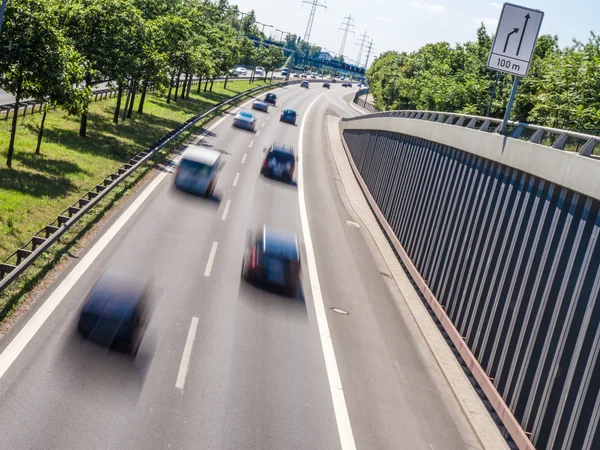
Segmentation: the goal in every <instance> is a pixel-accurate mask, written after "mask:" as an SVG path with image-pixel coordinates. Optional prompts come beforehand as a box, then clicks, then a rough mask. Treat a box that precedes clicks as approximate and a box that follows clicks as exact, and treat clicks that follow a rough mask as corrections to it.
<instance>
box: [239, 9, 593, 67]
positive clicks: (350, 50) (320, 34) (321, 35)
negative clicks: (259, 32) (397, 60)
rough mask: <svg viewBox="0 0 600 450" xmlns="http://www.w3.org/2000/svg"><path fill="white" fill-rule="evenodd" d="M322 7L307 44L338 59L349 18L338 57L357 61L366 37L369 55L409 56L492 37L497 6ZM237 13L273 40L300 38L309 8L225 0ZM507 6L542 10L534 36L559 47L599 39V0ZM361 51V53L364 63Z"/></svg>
mask: <svg viewBox="0 0 600 450" xmlns="http://www.w3.org/2000/svg"><path fill="white" fill-rule="evenodd" d="M319 1H320V2H321V3H323V4H325V5H326V6H327V9H325V8H317V13H316V16H315V20H314V24H313V28H312V33H311V36H310V42H311V43H314V44H316V45H319V46H321V47H323V48H325V49H327V50H330V51H332V52H333V53H334V54H338V53H339V51H340V46H341V43H342V37H343V34H344V33H343V32H342V31H340V30H339V28H340V27H341V25H342V21H343V20H344V18H345V17H347V16H348V15H351V16H352V18H353V19H355V20H354V21H353V23H354V25H355V27H354V28H353V30H354V32H355V34H348V38H347V41H346V46H345V50H344V55H345V56H346V59H350V60H355V61H356V60H357V59H358V55H359V51H360V46H359V45H357V44H358V43H359V41H360V39H361V36H362V35H363V34H364V33H365V32H366V35H367V36H368V37H369V39H368V41H369V42H370V39H371V38H372V39H373V51H372V53H371V56H370V59H369V62H372V61H373V58H374V56H377V55H379V54H380V53H382V52H384V51H387V50H397V51H407V52H410V51H414V50H417V49H418V48H420V47H421V46H423V45H425V44H428V43H432V42H439V41H447V42H449V43H450V44H452V45H454V44H456V43H457V42H466V41H469V40H474V39H475V38H476V30H477V28H478V27H479V25H480V24H481V22H483V23H484V24H485V25H486V27H487V29H488V32H489V33H490V34H492V33H495V31H496V26H497V23H498V22H497V21H498V18H499V17H500V11H501V8H502V4H503V3H504V2H501V1H488V0H479V1H478V0H319ZM230 3H231V4H237V5H238V7H239V9H240V11H242V12H248V11H250V10H251V9H254V11H255V13H256V18H257V20H258V21H259V22H262V23H265V24H267V25H273V28H267V27H265V33H266V34H267V35H269V34H270V33H271V32H273V33H275V34H274V37H277V38H279V37H280V36H281V33H280V32H276V31H275V29H276V28H278V29H280V30H284V31H286V32H290V33H293V34H296V35H299V36H302V37H303V38H304V32H305V30H306V24H307V22H308V16H309V13H310V9H311V6H310V5H309V4H306V3H303V1H302V0H230ZM511 3H515V4H519V5H521V6H526V7H529V8H533V9H540V10H542V11H544V13H545V14H544V20H543V23H542V29H541V31H540V34H552V35H558V37H559V44H560V45H561V46H567V45H570V44H571V42H572V39H573V38H576V39H578V40H581V41H587V39H588V37H589V33H590V31H595V32H596V33H597V34H600V0H527V1H524V2H519V1H518V0H514V1H513V2H511ZM366 54H367V50H366V49H363V52H362V57H361V61H362V63H363V64H364V62H365V58H366Z"/></svg>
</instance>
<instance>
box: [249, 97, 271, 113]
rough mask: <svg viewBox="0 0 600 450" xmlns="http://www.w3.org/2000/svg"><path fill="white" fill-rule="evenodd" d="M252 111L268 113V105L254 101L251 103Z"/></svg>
mask: <svg viewBox="0 0 600 450" xmlns="http://www.w3.org/2000/svg"><path fill="white" fill-rule="evenodd" d="M252 109H256V110H258V111H262V112H269V104H268V103H266V102H261V101H260V100H256V101H255V102H254V103H252Z"/></svg>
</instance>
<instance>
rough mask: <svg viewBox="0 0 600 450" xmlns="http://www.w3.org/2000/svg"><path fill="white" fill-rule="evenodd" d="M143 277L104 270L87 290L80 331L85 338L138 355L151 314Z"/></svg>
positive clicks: (147, 290)
mask: <svg viewBox="0 0 600 450" xmlns="http://www.w3.org/2000/svg"><path fill="white" fill-rule="evenodd" d="M148 286H149V285H148V283H147V281H146V280H145V279H143V278H142V277H139V276H137V275H131V274H128V273H125V272H123V271H116V270H114V269H113V270H108V271H105V272H104V273H103V274H102V275H101V276H100V278H99V279H98V281H97V282H96V284H94V286H93V287H92V289H91V290H90V292H89V293H88V294H87V296H86V298H85V300H84V302H83V307H82V308H81V310H80V313H79V320H78V322H77V331H78V333H79V335H80V336H81V337H82V338H83V339H84V340H86V341H89V342H92V343H94V344H96V345H99V346H101V347H105V348H107V349H109V350H115V351H118V352H122V353H127V354H129V355H131V356H135V355H136V354H137V352H138V349H139V346H140V343H141V341H142V338H143V336H144V332H145V330H146V326H147V324H148V321H149V318H150V311H151V308H150V298H149V297H150V293H149V287H148Z"/></svg>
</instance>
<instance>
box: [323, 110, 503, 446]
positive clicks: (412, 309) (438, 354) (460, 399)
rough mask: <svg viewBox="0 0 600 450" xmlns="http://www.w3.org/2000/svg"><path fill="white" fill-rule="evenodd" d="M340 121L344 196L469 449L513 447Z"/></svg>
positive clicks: (330, 121)
mask: <svg viewBox="0 0 600 450" xmlns="http://www.w3.org/2000/svg"><path fill="white" fill-rule="evenodd" d="M338 123H339V118H336V117H333V116H328V117H327V128H328V130H327V133H326V134H327V135H328V139H329V148H330V149H331V150H330V151H331V153H332V157H333V160H334V161H335V165H336V167H337V171H338V174H339V178H340V180H341V183H340V184H341V186H340V189H343V192H341V193H343V194H344V195H343V197H345V198H346V200H347V202H348V206H349V207H350V208H352V210H353V212H354V213H355V214H354V215H356V216H357V217H358V219H359V220H360V221H361V222H362V224H363V225H364V226H362V227H361V229H362V230H366V231H364V234H365V238H367V242H368V241H372V243H373V244H374V245H371V247H375V248H374V249H373V250H374V256H375V257H376V258H377V259H382V260H383V261H384V264H385V265H387V267H388V268H389V270H390V274H391V275H392V279H393V282H392V283H393V284H395V287H396V289H395V291H396V292H392V295H394V299H395V302H396V305H397V307H398V309H399V311H400V313H401V315H402V316H403V318H404V319H405V321H406V323H407V324H410V325H412V326H411V333H412V334H413V337H414V340H415V342H417V343H418V345H419V346H420V347H421V348H420V351H421V354H422V356H423V358H424V359H425V364H426V366H427V367H428V368H429V371H430V372H431V376H432V379H433V380H435V382H436V386H438V390H439V392H440V395H441V396H442V398H443V399H444V402H445V403H446V406H447V407H448V410H449V411H452V410H453V409H454V410H456V408H457V404H458V405H459V408H460V412H462V414H463V416H464V417H465V418H466V422H468V426H465V420H459V418H455V421H456V425H457V427H458V428H459V430H460V432H461V435H463V437H464V438H465V443H466V444H467V447H468V448H481V449H486V450H487V449H507V448H508V445H507V443H506V441H505V439H504V438H503V437H502V435H501V434H500V431H499V429H498V427H497V426H496V424H495V423H494V421H493V419H492V418H491V416H490V415H489V413H488V411H487V410H486V408H485V406H484V405H483V403H482V401H481V399H480V398H479V396H478V395H477V392H476V391H475V389H474V388H473V386H472V384H471V383H470V381H469V380H468V378H467V376H466V375H465V374H464V371H463V369H462V368H461V366H460V364H459V363H458V361H457V360H456V357H455V356H454V354H453V353H452V351H451V349H450V348H449V347H448V345H447V343H446V341H445V339H444V337H443V336H442V334H441V333H440V331H439V330H438V328H437V326H436V324H435V323H434V321H433V319H432V318H431V316H430V314H429V313H428V311H427V309H426V308H425V306H424V305H423V303H422V301H421V299H420V298H419V295H418V293H417V292H416V290H415V288H414V287H413V285H412V283H411V281H410V279H409V278H408V276H407V274H406V273H405V272H404V270H403V269H402V266H401V265H400V263H399V261H398V260H397V258H396V256H395V254H394V251H393V250H392V248H391V246H390V244H389V243H388V240H387V238H386V236H385V235H384V233H383V231H382V230H381V228H380V226H379V224H378V222H377V219H376V218H375V216H374V214H373V212H372V211H371V208H370V206H369V204H368V202H367V200H366V198H365V196H364V194H363V192H362V190H361V188H360V186H359V184H358V182H357V180H356V178H355V175H354V172H353V171H352V168H351V166H350V163H349V161H348V157H347V154H346V151H345V149H344V147H343V144H342V142H341V139H340V136H339V127H338ZM391 290H392V291H393V290H394V289H391ZM431 356H433V358H434V359H435V361H436V363H437V364H427V360H431ZM448 388H450V390H448ZM450 392H451V394H450ZM473 433H475V435H476V436H477V439H476V440H475V439H474V438H473ZM477 441H478V442H477Z"/></svg>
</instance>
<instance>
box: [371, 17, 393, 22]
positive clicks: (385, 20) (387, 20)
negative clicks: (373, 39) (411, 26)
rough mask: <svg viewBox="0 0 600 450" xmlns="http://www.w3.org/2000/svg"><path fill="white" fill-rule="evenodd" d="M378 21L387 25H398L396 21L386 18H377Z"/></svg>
mask: <svg viewBox="0 0 600 450" xmlns="http://www.w3.org/2000/svg"><path fill="white" fill-rule="evenodd" d="M375 18H376V19H377V20H379V21H381V22H385V23H396V21H395V20H394V19H387V18H385V17H375Z"/></svg>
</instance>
